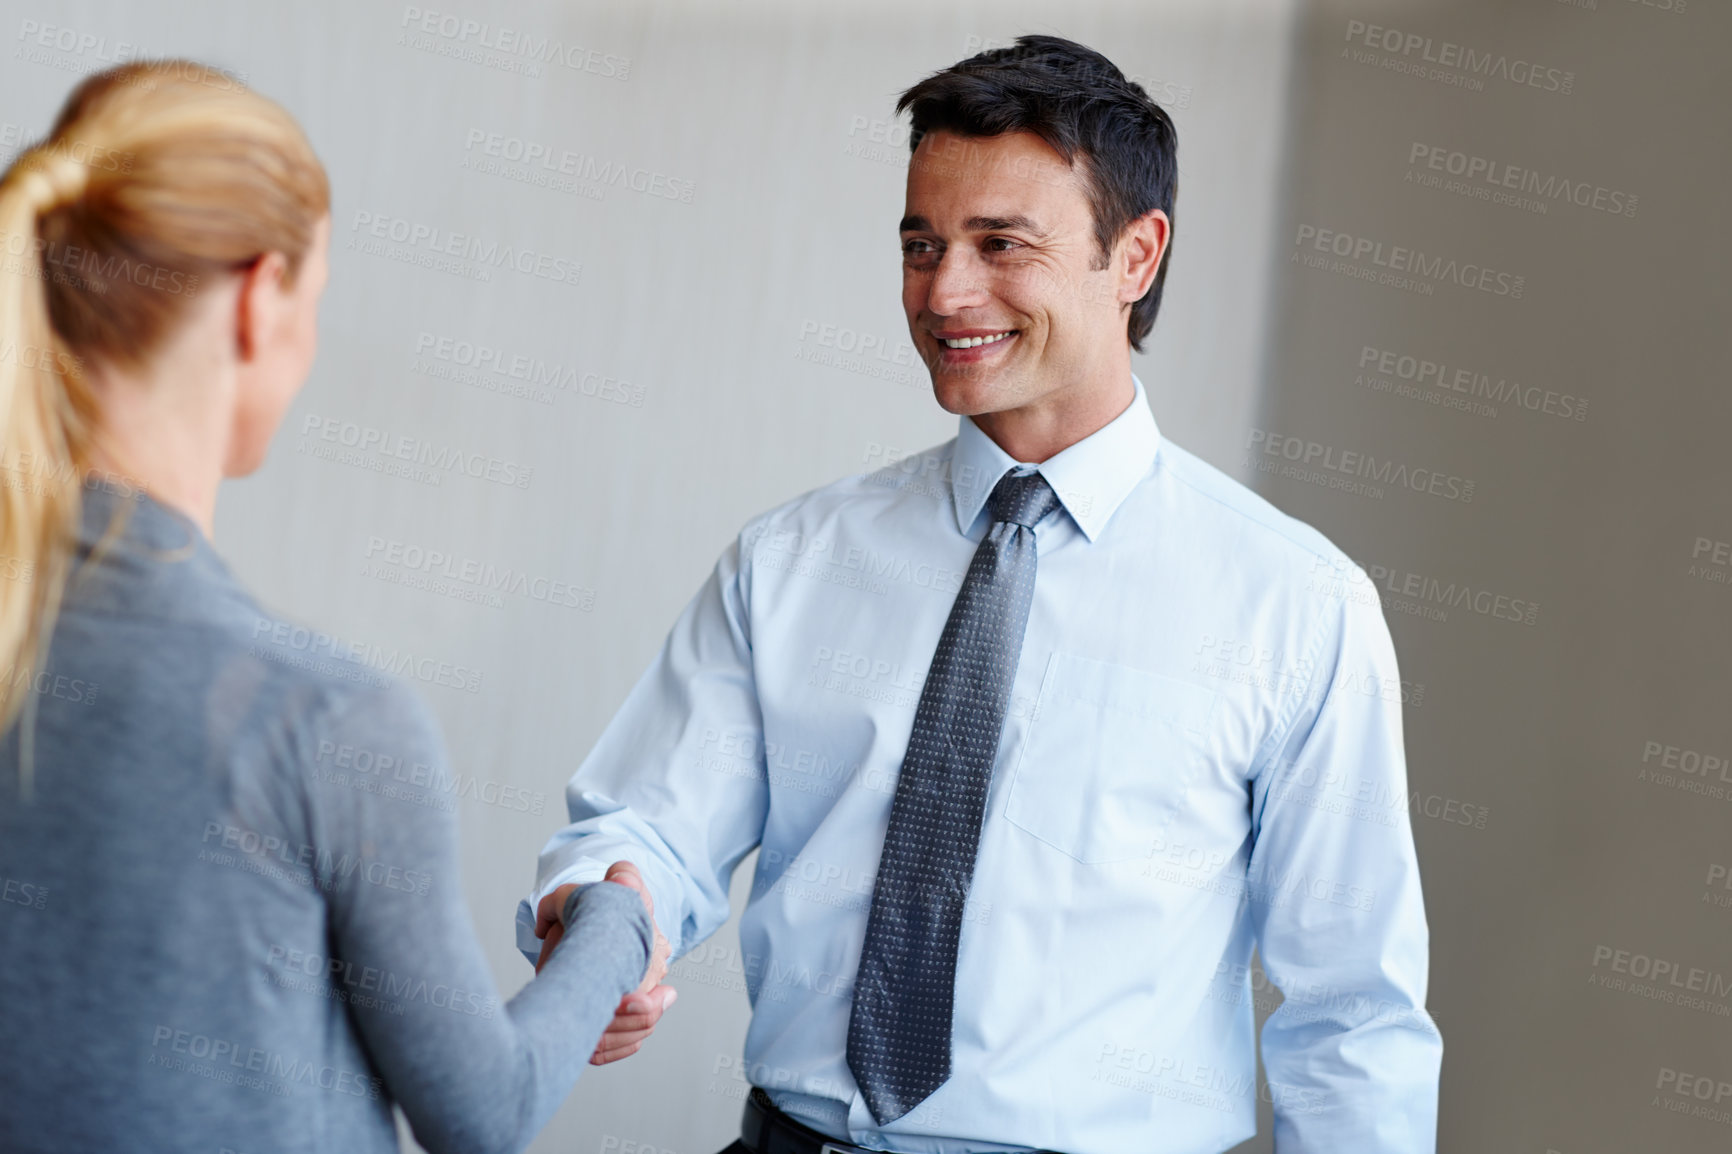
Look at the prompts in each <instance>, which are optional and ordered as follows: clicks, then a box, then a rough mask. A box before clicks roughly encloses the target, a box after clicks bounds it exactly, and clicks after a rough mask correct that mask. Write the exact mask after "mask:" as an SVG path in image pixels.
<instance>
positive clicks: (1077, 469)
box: [950, 373, 1161, 541]
mask: <svg viewBox="0 0 1732 1154" xmlns="http://www.w3.org/2000/svg"><path fill="white" fill-rule="evenodd" d="M1131 382H1132V383H1133V384H1134V385H1136V389H1137V394H1136V396H1135V397H1134V398H1132V400H1131V403H1130V407H1128V408H1127V409H1125V411H1124V412H1122V413H1120V414H1119V415H1118V416H1116V417H1114V418H1113V419H1112V420H1111V421H1108V422H1107V423H1106V424H1105V425H1103V426H1102V427H1101V428H1099V429H1097V430H1095V431H1094V432H1093V433H1090V434H1089V435H1088V436H1086V437H1084V438H1083V439H1082V440H1080V441H1078V442H1077V443H1076V444H1074V445H1072V446H1071V447H1070V448H1068V449H1065V450H1064V451H1063V452H1061V453H1058V454H1056V455H1054V456H1052V457H1050V458H1048V459H1047V460H1046V461H1043V462H1042V463H1041V464H1039V465H1038V466H1035V468H1036V471H1038V472H1039V473H1040V474H1041V475H1042V476H1043V477H1045V478H1046V479H1047V483H1048V484H1050V485H1051V486H1052V487H1053V490H1054V491H1055V492H1056V493H1058V499H1059V503H1060V504H1061V505H1063V506H1064V510H1065V512H1067V513H1069V514H1070V515H1071V520H1073V521H1075V522H1076V524H1077V528H1079V529H1081V530H1082V531H1083V535H1084V536H1086V537H1087V538H1088V539H1089V540H1090V541H1093V540H1094V539H1095V538H1097V537H1099V536H1100V534H1101V530H1103V529H1105V528H1106V524H1107V521H1109V520H1110V519H1111V518H1112V515H1113V513H1114V511H1115V510H1117V509H1118V507H1119V505H1120V504H1122V503H1123V502H1124V499H1125V498H1126V497H1128V496H1129V495H1130V492H1131V490H1132V489H1133V488H1135V487H1136V484H1137V482H1138V481H1140V480H1142V479H1143V477H1144V476H1145V475H1146V474H1147V473H1148V471H1149V466H1150V465H1151V464H1152V463H1153V462H1154V459H1155V450H1156V449H1157V448H1159V446H1160V440H1161V434H1160V429H1159V428H1158V427H1157V426H1156V425H1155V416H1154V414H1153V413H1151V412H1150V411H1149V402H1148V398H1147V395H1146V394H1145V393H1144V391H1143V382H1142V381H1141V380H1140V379H1139V378H1138V377H1137V375H1136V374H1135V373H1132V374H1131ZM958 425H959V428H958V430H957V434H956V449H955V452H954V453H953V454H952V455H951V459H950V479H951V486H950V495H951V499H952V501H953V502H954V504H955V507H956V527H957V529H958V530H959V531H961V532H962V533H963V534H964V535H966V534H967V533H968V531H969V529H971V528H972V527H973V525H974V520H975V518H976V517H978V516H980V510H981V509H982V507H984V506H985V504H986V499H987V497H989V496H990V495H991V494H992V488H993V486H994V485H996V484H998V479H999V478H1000V477H1002V476H1004V474H1005V473H1006V471H1008V470H1010V469H1014V468H1017V467H1018V464H1019V462H1018V461H1016V460H1015V459H1014V458H1013V457H1011V455H1010V454H1009V453H1006V452H1005V451H1004V450H1003V449H1001V448H999V447H998V445H997V443H996V442H994V441H993V439H992V438H991V437H989V436H987V435H986V434H985V433H983V432H981V431H980V426H979V425H976V424H975V423H974V421H973V420H971V419H970V418H968V417H963V418H961V420H960V421H959V422H958Z"/></svg>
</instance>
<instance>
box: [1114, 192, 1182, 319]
mask: <svg viewBox="0 0 1732 1154" xmlns="http://www.w3.org/2000/svg"><path fill="white" fill-rule="evenodd" d="M1172 234H1173V226H1172V221H1170V220H1169V219H1167V214H1166V213H1165V212H1163V211H1161V210H1160V209H1158V208H1151V209H1150V210H1149V211H1148V212H1145V213H1144V214H1143V215H1142V216H1139V217H1138V218H1137V219H1135V220H1133V221H1131V223H1130V224H1128V225H1127V226H1125V231H1124V234H1123V235H1122V236H1121V237H1120V238H1119V254H1120V255H1119V262H1120V263H1119V269H1120V276H1119V303H1120V304H1134V303H1135V302H1137V301H1140V300H1142V299H1143V297H1144V296H1146V295H1148V291H1149V286H1151V285H1153V284H1154V283H1155V274H1156V273H1158V272H1159V271H1160V269H1161V261H1163V260H1165V259H1166V256H1167V240H1168V238H1169V237H1171V236H1172Z"/></svg>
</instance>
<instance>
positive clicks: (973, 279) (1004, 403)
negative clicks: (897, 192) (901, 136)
mask: <svg viewBox="0 0 1732 1154" xmlns="http://www.w3.org/2000/svg"><path fill="white" fill-rule="evenodd" d="M1080 164H1081V162H1080V161H1079V169H1080ZM904 211H905V213H906V215H905V216H904V218H903V220H902V228H901V233H902V308H903V310H904V311H905V312H906V313H907V314H908V329H909V332H910V333H911V335H912V336H913V338H914V345H915V347H916V348H917V349H919V351H920V355H921V358H922V359H923V360H924V361H925V362H926V364H927V367H928V368H929V369H930V370H931V372H932V387H933V392H934V393H935V394H936V395H937V398H938V403H939V404H940V405H942V406H944V408H945V409H946V410H947V411H949V412H952V413H958V414H965V415H968V416H978V415H980V414H983V413H999V412H1006V411H1008V410H1012V409H1021V408H1025V407H1028V406H1040V405H1042V404H1043V403H1044V404H1054V403H1062V401H1063V399H1064V397H1065V395H1066V394H1067V392H1068V391H1069V390H1071V389H1073V388H1079V387H1080V388H1088V387H1090V386H1091V385H1092V384H1093V382H1095V381H1096V380H1098V379H1099V378H1100V376H1101V374H1100V372H1099V370H1100V368H1101V366H1104V365H1110V364H1111V363H1112V358H1113V357H1114V356H1115V355H1116V356H1117V357H1118V358H1119V359H1120V360H1123V359H1124V357H1125V356H1126V355H1127V354H1126V352H1125V350H1126V349H1127V348H1128V346H1129V338H1128V337H1127V335H1126V332H1125V313H1124V311H1123V310H1122V309H1121V307H1120V302H1119V300H1118V295H1119V293H1118V288H1119V278H1118V276H1116V275H1115V271H1114V267H1113V263H1112V262H1108V267H1107V268H1105V269H1096V268H1095V267H1094V265H1095V264H1096V260H1097V254H1098V251H1099V250H1098V249H1097V248H1096V245H1095V237H1094V218H1093V215H1092V213H1091V212H1090V209H1089V203H1088V196H1087V191H1086V187H1085V185H1084V180H1083V177H1082V176H1081V174H1080V171H1079V170H1073V169H1072V168H1071V167H1070V166H1068V165H1066V164H1065V162H1064V159H1063V158H1062V157H1061V156H1060V155H1059V154H1058V153H1057V152H1056V151H1054V150H1053V148H1052V147H1051V146H1050V145H1048V144H1047V143H1046V142H1045V141H1043V140H1042V139H1041V138H1040V137H1038V136H1036V135H1035V134H1034V133H1032V132H1011V133H1005V134H1004V135H1002V136H991V137H979V136H959V135H957V134H955V133H951V132H931V133H928V134H927V135H926V136H925V137H923V138H922V139H921V141H920V145H919V147H918V148H917V149H916V150H915V152H914V156H913V158H912V161H911V162H910V164H909V166H908V199H907V204H906V207H905V210H904ZM979 338H985V343H977V342H978V339H979ZM957 344H963V345H967V346H969V347H960V348H959V347H954V346H955V345H957Z"/></svg>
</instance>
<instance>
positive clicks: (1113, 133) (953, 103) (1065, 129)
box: [896, 36, 1179, 353]
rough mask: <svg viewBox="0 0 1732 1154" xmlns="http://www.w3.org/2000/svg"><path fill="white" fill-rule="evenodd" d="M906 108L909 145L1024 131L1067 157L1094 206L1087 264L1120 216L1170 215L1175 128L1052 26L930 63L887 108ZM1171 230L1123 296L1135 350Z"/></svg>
mask: <svg viewBox="0 0 1732 1154" xmlns="http://www.w3.org/2000/svg"><path fill="white" fill-rule="evenodd" d="M904 109H912V110H913V121H912V124H911V126H910V128H909V133H908V149H909V151H910V152H913V151H914V150H915V149H916V148H918V147H920V141H921V139H922V138H923V137H924V136H925V135H926V134H927V133H928V132H938V131H947V132H954V133H957V134H959V135H962V136H999V135H1001V134H1003V133H1006V132H1019V131H1028V132H1033V133H1035V134H1036V135H1038V136H1039V137H1040V138H1041V139H1042V140H1044V141H1046V142H1047V144H1049V145H1051V146H1052V148H1053V150H1054V151H1056V152H1057V153H1058V154H1059V155H1060V156H1062V157H1064V159H1065V163H1067V164H1070V165H1072V166H1075V164H1076V157H1077V155H1078V154H1079V153H1080V154H1081V156H1082V158H1083V171H1082V175H1083V181H1084V184H1085V185H1086V186H1087V188H1088V198H1089V209H1090V211H1091V213H1092V214H1093V216H1094V224H1095V245H1096V247H1097V248H1098V249H1099V256H1098V258H1097V261H1096V263H1095V265H1094V267H1095V268H1097V269H1102V268H1105V267H1106V262H1107V261H1108V260H1109V259H1110V258H1111V255H1112V250H1113V245H1114V244H1115V243H1117V241H1118V239H1119V236H1120V235H1121V234H1122V233H1123V232H1124V230H1125V228H1126V226H1128V225H1129V224H1130V223H1131V222H1132V221H1134V220H1136V219H1137V218H1138V217H1140V216H1142V215H1143V214H1144V213H1147V212H1149V211H1151V210H1152V209H1157V208H1158V209H1161V210H1162V211H1163V212H1165V213H1166V214H1167V219H1168V222H1169V225H1170V223H1171V221H1172V217H1173V201H1174V200H1175V199H1176V198H1177V197H1178V193H1179V165H1178V146H1179V141H1178V133H1177V132H1176V131H1175V130H1174V128H1173V121H1172V119H1171V118H1170V117H1169V116H1168V115H1167V114H1166V111H1165V110H1164V109H1162V108H1161V106H1160V105H1159V104H1156V103H1155V102H1154V101H1153V100H1151V99H1150V98H1149V94H1148V93H1147V92H1146V91H1144V90H1143V87H1142V85H1140V84H1136V83H1133V82H1132V81H1130V80H1127V79H1126V78H1125V74H1124V73H1123V72H1120V71H1119V70H1118V67H1117V66H1116V65H1114V64H1113V62H1112V61H1110V60H1108V59H1107V58H1106V57H1105V56H1102V55H1101V54H1100V53H1098V52H1096V51H1094V50H1093V49H1090V48H1084V47H1083V46H1082V45H1081V44H1078V43H1076V42H1075V41H1073V40H1066V39H1064V38H1062V37H1059V36H1023V37H1021V38H1019V39H1018V40H1017V41H1016V43H1015V44H1013V45H1011V46H1009V47H1006V48H995V49H992V50H990V51H987V52H982V53H980V54H978V55H976V56H971V57H969V58H968V59H967V60H963V61H961V62H959V63H957V64H953V65H951V66H950V67H949V68H946V69H944V70H943V71H941V72H935V73H933V74H932V75H931V76H928V77H927V78H926V79H925V80H922V81H921V82H920V83H918V84H916V85H915V86H914V87H912V88H910V89H909V90H908V91H907V92H904V93H903V94H902V97H901V99H899V100H897V102H896V111H897V112H902V111H903V110H904ZM1171 256H1172V237H1171V233H1170V231H1169V235H1168V239H1167V251H1166V252H1165V253H1163V254H1162V256H1161V267H1160V270H1159V271H1158V272H1156V273H1155V280H1154V283H1153V284H1151V285H1150V286H1149V291H1148V292H1146V293H1144V294H1143V297H1142V299H1141V300H1139V301H1137V302H1136V303H1135V304H1133V305H1132V306H1131V317H1130V324H1129V336H1130V339H1131V347H1132V348H1133V349H1135V350H1137V352H1139V353H1140V352H1142V351H1143V343H1142V342H1143V338H1144V337H1146V336H1148V335H1149V330H1150V329H1151V328H1153V327H1154V324H1155V313H1156V312H1157V311H1159V309H1160V307H1161V286H1162V285H1163V284H1164V283H1165V282H1166V279H1167V265H1169V264H1170V263H1172V262H1171V259H1170V258H1171Z"/></svg>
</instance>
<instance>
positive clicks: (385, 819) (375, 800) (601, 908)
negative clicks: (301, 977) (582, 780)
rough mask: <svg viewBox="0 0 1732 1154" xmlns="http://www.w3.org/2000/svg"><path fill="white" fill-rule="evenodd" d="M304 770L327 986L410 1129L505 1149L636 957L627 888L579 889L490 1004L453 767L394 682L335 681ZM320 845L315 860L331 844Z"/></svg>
mask: <svg viewBox="0 0 1732 1154" xmlns="http://www.w3.org/2000/svg"><path fill="white" fill-rule="evenodd" d="M310 728H311V730H312V732H311V733H309V734H308V735H307V740H309V741H310V742H311V743H312V744H311V747H310V748H307V749H304V750H301V751H298V752H299V757H298V760H299V761H300V762H301V764H302V765H303V766H304V767H305V771H306V779H307V781H308V786H307V788H308V792H309V794H310V802H311V804H310V805H309V811H310V812H311V814H312V815H313V817H314V822H315V827H314V831H313V832H314V844H315V845H316V846H318V847H319V850H320V859H319V862H318V870H319V875H320V877H321V883H322V884H323V885H325V886H326V889H327V895H328V902H329V907H330V927H331V936H332V950H331V952H332V954H333V955H335V960H334V963H333V969H334V971H335V972H333V973H332V974H331V975H330V978H331V983H332V985H333V986H336V987H340V988H343V989H345V990H346V991H347V994H346V997H345V1000H346V1001H347V1002H348V1004H349V1007H350V1016H351V1019H352V1020H353V1021H354V1022H355V1023H356V1026H357V1027H358V1029H359V1030H360V1033H361V1035H362V1037H363V1039H364V1041H365V1043H366V1048H367V1050H368V1051H369V1053H370V1054H371V1056H372V1058H373V1062H374V1064H375V1066H376V1067H377V1068H378V1071H379V1073H380V1074H381V1075H382V1076H383V1078H384V1080H385V1084H386V1086H387V1088H388V1089H389V1091H390V1094H391V1096H392V1097H393V1098H394V1099H395V1100H396V1101H397V1103H398V1104H399V1105H401V1106H402V1108H403V1112H404V1114H405V1115H406V1116H407V1117H408V1119H409V1123H410V1125H411V1127H412V1128H413V1129H414V1132H415V1138H416V1140H417V1141H418V1142H420V1143H421V1144H422V1145H423V1146H425V1147H426V1148H427V1149H428V1150H429V1151H432V1152H434V1154H442V1152H444V1151H463V1152H465V1154H469V1152H474V1151H517V1150H520V1149H522V1148H523V1147H524V1146H525V1145H527V1144H528V1142H529V1140H530V1139H531V1138H533V1137H534V1136H535V1134H536V1133H537V1132H538V1131H539V1130H540V1129H541V1128H542V1127H543V1126H544V1125H546V1123H547V1121H548V1119H549V1118H550V1117H552V1115H553V1113H554V1111H555V1110H556V1109H557V1108H558V1106H559V1104H560V1103H561V1102H562V1101H563V1100H564V1099H565V1096H566V1095H567V1094H568V1093H570V1091H571V1087H572V1085H573V1084H574V1083H575V1082H576V1081H577V1078H578V1075H579V1074H580V1073H581V1072H582V1070H583V1066H584V1064H585V1062H586V1061H587V1060H588V1058H589V1056H590V1054H591V1053H592V1052H593V1051H594V1049H595V1045H596V1041H597V1039H598V1038H599V1037H600V1036H601V1033H602V1030H603V1028H604V1027H606V1025H607V1023H608V1022H609V1021H610V1020H611V1019H612V1017H613V1013H614V1009H615V1007H616V1006H617V1005H618V1004H619V1001H620V998H621V997H623V996H624V995H625V994H626V993H628V992H629V991H631V990H632V989H633V988H634V987H636V986H637V985H638V982H639V980H640V979H641V978H642V977H643V974H644V970H645V966H646V964H647V962H648V958H649V953H650V943H651V933H652V931H651V926H650V921H649V916H648V914H647V912H646V910H645V907H644V903H643V901H642V899H641V898H640V897H639V895H638V894H636V893H634V892H633V891H632V890H631V889H628V888H627V887H626V886H624V885H618V884H614V883H612V882H608V883H603V884H598V885H591V886H586V887H584V888H583V889H582V890H581V891H580V892H579V893H577V894H575V895H573V900H572V902H571V903H569V904H568V905H567V907H566V909H567V910H569V911H570V912H571V921H570V922H569V923H568V925H567V928H566V932H565V940H564V942H563V944H562V945H561V946H560V948H559V950H558V951H557V953H556V954H555V956H554V957H553V958H552V959H551V960H550V961H549V963H548V964H547V966H546V967H545V968H544V969H543V970H542V972H541V973H540V974H539V975H537V976H536V977H535V979H534V980H532V981H531V982H530V983H529V984H528V985H527V986H525V987H524V988H523V990H522V991H520V992H519V993H518V994H517V996H516V997H514V998H512V999H511V1000H510V1001H509V1002H507V1003H505V1004H504V1005H503V1006H501V1005H500V1003H499V994H498V989H497V987H496V986H495V985H494V982H493V975H492V972H491V971H490V970H489V968H488V965H487V962H486V959H485V958H484V957H483V955H482V952H481V948H480V944H479V943H478V942H477V940H476V937H475V931H474V927H473V924H472V922H471V921H470V918H469V911H468V908H467V906H466V905H465V903H464V900H463V894H462V884H461V879H460V877H459V858H458V853H457V818H456V814H455V807H456V806H457V805H458V804H459V801H458V798H459V796H460V795H461V794H462V793H463V792H465V791H464V789H463V784H464V783H463V780H460V779H457V778H455V777H454V776H453V774H452V771H451V767H450V766H449V764H448V763H447V760H446V756H445V750H444V743H443V741H442V740H441V739H440V736H439V731H438V727H437V724H436V722H435V721H434V719H433V717H432V714H431V712H430V711H429V710H428V709H427V707H426V706H425V705H424V704H423V703H422V702H421V701H420V699H419V698H418V697H417V696H416V695H415V694H414V693H412V692H411V691H409V690H408V689H406V688H403V687H400V686H396V685H393V686H391V687H389V688H386V689H382V690H371V689H351V690H345V691H343V692H342V693H341V694H340V695H339V696H338V697H337V698H336V699H335V700H334V701H333V702H332V703H331V704H330V706H329V707H328V708H327V709H325V710H324V711H322V714H321V716H319V717H317V718H316V719H315V721H314V723H313V724H312V726H311V727H310ZM327 851H328V855H329V856H328V857H327Z"/></svg>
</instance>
